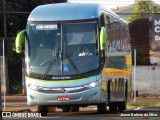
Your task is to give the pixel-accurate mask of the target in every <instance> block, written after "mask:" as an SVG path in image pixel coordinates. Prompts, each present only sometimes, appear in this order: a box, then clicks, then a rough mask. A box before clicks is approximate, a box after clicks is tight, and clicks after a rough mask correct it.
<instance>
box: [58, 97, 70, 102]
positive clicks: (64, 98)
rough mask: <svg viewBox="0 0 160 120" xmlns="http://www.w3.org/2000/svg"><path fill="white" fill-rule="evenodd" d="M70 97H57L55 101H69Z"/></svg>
mask: <svg viewBox="0 0 160 120" xmlns="http://www.w3.org/2000/svg"><path fill="white" fill-rule="evenodd" d="M69 100H70V97H69V96H58V97H57V101H69Z"/></svg>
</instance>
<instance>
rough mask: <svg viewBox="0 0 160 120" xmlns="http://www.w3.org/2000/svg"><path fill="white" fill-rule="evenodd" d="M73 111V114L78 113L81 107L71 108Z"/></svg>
mask: <svg viewBox="0 0 160 120" xmlns="http://www.w3.org/2000/svg"><path fill="white" fill-rule="evenodd" d="M71 111H72V112H78V111H79V107H78V106H74V107H71Z"/></svg>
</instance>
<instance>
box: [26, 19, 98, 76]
mask: <svg viewBox="0 0 160 120" xmlns="http://www.w3.org/2000/svg"><path fill="white" fill-rule="evenodd" d="M97 31H98V29H97V22H82V23H54V24H28V25H27V39H28V41H29V68H30V73H34V74H37V75H38V74H39V75H43V76H44V78H45V77H47V76H52V78H54V76H70V75H71V76H81V77H82V76H83V77H84V76H85V77H86V76H90V75H92V74H97V73H98V68H99V53H98V40H97V39H98V38H97Z"/></svg>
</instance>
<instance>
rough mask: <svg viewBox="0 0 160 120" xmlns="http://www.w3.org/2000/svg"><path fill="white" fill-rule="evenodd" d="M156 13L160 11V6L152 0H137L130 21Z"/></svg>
mask: <svg viewBox="0 0 160 120" xmlns="http://www.w3.org/2000/svg"><path fill="white" fill-rule="evenodd" d="M154 13H160V8H159V7H158V6H157V5H156V4H155V3H154V2H153V1H152V0H135V9H134V11H133V14H132V15H131V16H130V17H129V18H128V21H129V22H132V21H135V20H137V19H143V18H149V16H151V15H153V14H154Z"/></svg>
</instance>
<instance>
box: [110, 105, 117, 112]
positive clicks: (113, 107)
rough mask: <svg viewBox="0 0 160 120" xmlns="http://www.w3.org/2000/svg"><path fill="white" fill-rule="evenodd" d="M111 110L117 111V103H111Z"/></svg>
mask: <svg viewBox="0 0 160 120" xmlns="http://www.w3.org/2000/svg"><path fill="white" fill-rule="evenodd" d="M109 110H110V111H111V112H115V111H117V104H114V103H109Z"/></svg>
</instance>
